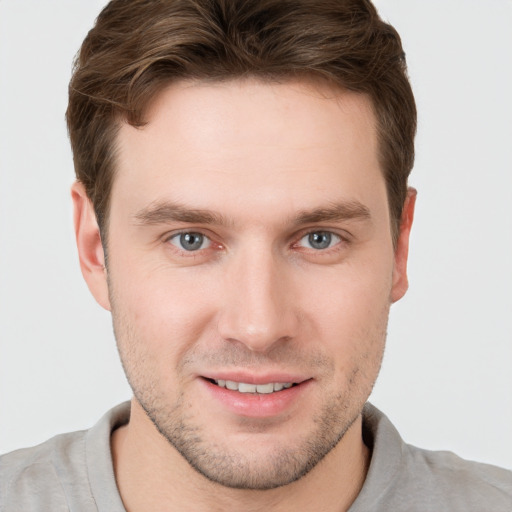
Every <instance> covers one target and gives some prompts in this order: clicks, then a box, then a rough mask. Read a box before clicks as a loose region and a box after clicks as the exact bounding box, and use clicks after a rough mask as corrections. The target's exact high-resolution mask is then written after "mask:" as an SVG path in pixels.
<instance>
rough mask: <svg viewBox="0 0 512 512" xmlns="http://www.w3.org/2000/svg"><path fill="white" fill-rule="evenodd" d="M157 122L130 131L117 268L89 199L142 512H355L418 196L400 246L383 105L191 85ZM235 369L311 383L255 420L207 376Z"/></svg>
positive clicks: (83, 224)
mask: <svg viewBox="0 0 512 512" xmlns="http://www.w3.org/2000/svg"><path fill="white" fill-rule="evenodd" d="M147 120H148V123H147V125H146V126H145V127H144V128H140V129H137V128H134V127H131V126H129V125H128V124H126V123H123V124H122V126H121V129H120V132H119V136H118V162H117V174H116V178H115V181H114V186H113V190H112V202H111V211H110V217H109V237H108V256H109V259H108V261H109V264H108V269H105V266H104V261H105V259H104V252H103V247H102V245H101V242H100V237H99V231H98V227H97V223H96V219H95V216H94V212H93V209H92V206H91V204H90V202H89V200H88V198H87V196H86V194H85V192H84V189H83V187H82V185H81V184H79V183H77V184H75V185H74V186H73V191H72V196H73V201H74V205H75V227H76V235H77V243H78V249H79V255H80V262H81V268H82V272H83V275H84V277H85V279H86V281H87V283H88V285H89V288H90V290H91V292H92V293H93V295H94V297H95V298H96V300H97V301H98V302H99V304H100V305H102V306H103V307H104V308H106V309H108V310H110V311H111V312H112V316H113V322H114V329H115V334H116V339H117V343H118V347H119V352H120V355H121V360H122V362H123V366H124V368H125V371H126V373H127V376H128V379H129V382H130V384H131V386H132V389H133V391H134V398H133V400H132V413H131V418H130V422H129V424H128V425H127V426H125V427H123V428H121V429H118V430H117V431H116V432H115V433H114V435H113V438H112V449H113V456H114V468H115V472H116V479H117V483H118V487H119V489H120V493H121V496H122V498H123V501H124V503H125V506H126V508H127V510H128V511H130V512H137V511H142V510H148V509H154V510H162V511H166V510H184V511H187V510H194V511H202V510H205V511H206V510H208V511H212V510H219V511H220V510H247V511H250V510H255V511H256V510H266V511H267V510H304V511H307V510H325V511H330V510H332V511H334V510H336V511H339V510H346V509H348V507H349V506H350V504H351V503H352V502H353V501H354V499H355V497H356V496H357V494H358V492H359V491H360V489H361V487H362V485H363V482H364V478H365V475H366V471H367V468H368V464H369V458H370V454H369V451H368V449H367V448H366V446H365V445H364V443H363V440H362V435H361V427H362V422H361V410H362V407H363V405H364V403H365V402H366V400H367V398H368V396H369V394H370V392H371V390H372V387H373V385H374V382H375V379H376V378H377V374H378V371H379V368H380V364H381V360H382V354H383V350H384V344H385V337H386V326H387V319H388V314H389V308H390V305H391V303H393V302H394V301H396V300H398V299H400V298H401V297H402V296H403V295H404V293H405V291H406V289H407V275H406V263H407V252H408V240H409V231H410V227H411V223H412V218H413V210H414V199H415V193H414V191H413V190H410V191H409V195H408V199H407V201H406V204H405V206H404V214H403V218H402V222H401V227H400V234H399V238H398V242H397V244H396V247H394V246H393V243H392V238H391V224H390V218H389V210H388V201H387V194H386V187H385V183H384V179H383V177H382V172H381V169H380V165H379V161H378V158H377V154H378V151H377V149H378V148H377V137H376V128H375V126H376V123H375V118H374V115H373V112H372V109H371V106H370V103H369V101H368V99H367V98H366V97H365V96H363V95H358V94H355V93H349V92H346V91H340V90H333V89H331V88H329V87H328V86H327V85H324V84H319V83H313V82H305V81H303V82H286V83H281V84H269V83H262V82H259V81H256V80H245V81H233V82H227V83H222V84H212V83H209V84H203V83H194V82H179V83H176V84H173V85H172V86H170V87H168V88H167V89H166V90H164V91H163V92H162V93H160V94H159V96H158V97H157V98H156V99H155V100H154V102H153V103H152V105H151V106H150V108H149V110H148V113H147ZM198 213H200V214H201V215H198ZM184 232H186V233H199V234H200V235H201V236H203V238H202V245H200V247H199V249H197V250H193V251H186V250H185V249H183V246H182V245H180V241H181V240H182V239H181V238H180V233H184ZM312 233H316V234H317V236H320V238H322V237H324V238H323V240H324V241H325V237H326V236H327V237H330V242H329V243H328V244H327V247H325V248H324V247H323V246H322V247H321V248H319V246H317V245H312V244H311V240H312V239H311V237H310V235H311V234H312ZM326 233H327V235H326ZM199 240H201V239H199ZM225 374H228V375H230V376H234V377H237V378H233V380H239V381H241V382H248V381H249V379H262V380H263V381H265V378H267V379H269V380H267V381H271V382H276V381H277V382H279V381H282V380H284V379H285V378H289V379H290V380H291V379H293V381H294V382H300V383H301V384H300V386H297V388H294V393H296V395H293V396H294V397H295V398H293V399H290V400H289V403H287V405H286V406H285V407H277V409H275V410H271V412H270V413H269V414H262V413H261V411H260V410H259V409H258V410H256V412H254V407H253V405H251V403H249V405H248V409H247V413H246V412H245V410H244V409H243V407H242V408H240V407H241V406H240V407H238V406H237V407H238V408H236V407H235V409H233V408H230V407H228V406H226V404H225V403H223V402H222V400H219V399H218V395H217V394H216V393H217V391H216V390H217V388H216V387H215V386H214V385H212V384H211V383H209V382H208V381H207V380H205V378H216V377H215V376H217V378H218V376H219V375H225ZM277 376H279V379H278V377H277ZM281 379H282V380H281ZM212 390H213V391H212ZM235 393H236V392H235ZM244 400H245V398H244ZM242 402H243V400H242ZM244 404H245V402H243V403H242V406H243V405H244ZM239 405H240V404H239ZM245 405H247V404H245ZM251 407H252V409H251ZM251 411H252V412H251Z"/></svg>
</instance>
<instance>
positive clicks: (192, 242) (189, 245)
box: [169, 232, 210, 252]
mask: <svg viewBox="0 0 512 512" xmlns="http://www.w3.org/2000/svg"><path fill="white" fill-rule="evenodd" d="M169 242H171V244H172V245H174V246H176V247H178V249H182V250H184V251H189V252H190V251H199V250H200V249H206V248H207V247H209V246H210V240H209V238H208V237H206V236H205V235H203V234H202V233H194V232H186V233H178V234H176V235H174V236H172V237H171V238H170V239H169Z"/></svg>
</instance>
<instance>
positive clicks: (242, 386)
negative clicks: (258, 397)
mask: <svg viewBox="0 0 512 512" xmlns="http://www.w3.org/2000/svg"><path fill="white" fill-rule="evenodd" d="M214 382H215V383H216V384H217V385H218V386H219V387H221V388H227V389H230V390H231V391H238V392H239V393H261V394H265V395H268V394H270V393H274V392H275V391H282V390H283V389H289V388H291V387H292V386H293V383H291V382H269V383H268V384H247V383H245V382H235V381H232V380H222V379H219V380H214Z"/></svg>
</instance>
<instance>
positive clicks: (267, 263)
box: [218, 250, 299, 353]
mask: <svg viewBox="0 0 512 512" xmlns="http://www.w3.org/2000/svg"><path fill="white" fill-rule="evenodd" d="M248 252H249V251H248ZM286 267H287V265H286V263H285V262H282V261H280V259H279V257H276V256H274V255H273V254H272V253H271V252H270V251H264V250H261V251H254V250H253V251H251V254H248V253H244V254H239V255H238V256H236V257H233V259H232V261H231V262H230V264H229V268H228V269H226V271H227V272H226V274H225V281H224V285H225V286H226V288H224V290H225V300H224V301H223V306H222V310H221V311H220V315H219V321H218V329H219V334H220V336H221V337H222V339H224V340H226V341H231V342H238V343H241V344H243V345H245V346H246V347H247V348H248V349H249V350H251V351H252V352H261V353H264V352H268V351H270V350H271V349H272V348H273V347H274V346H275V345H276V344H279V343H282V342H285V341H288V340H290V339H293V338H295V336H296V335H297V332H298V327H299V326H298V323H299V315H298V314H297V309H298V308H297V304H296V303H295V304H294V293H293V283H292V281H293V280H292V276H291V275H290V271H289V269H288V268H286Z"/></svg>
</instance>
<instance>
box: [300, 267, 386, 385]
mask: <svg viewBox="0 0 512 512" xmlns="http://www.w3.org/2000/svg"><path fill="white" fill-rule="evenodd" d="M331 274H332V275H331V276H329V278H328V279H322V282H323V283H324V286H323V287H322V289H321V290H320V289H318V287H317V288H314V287H313V286H311V284H312V283H310V286H309V287H308V288H310V289H313V290H315V293H310V295H309V297H308V299H307V301H306V302H305V303H304V305H303V312H304V315H305V317H306V318H308V319H309V325H310V327H311V329H312V333H311V334H312V336H317V337H318V339H319V340H321V341H322V343H323V345H324V348H325V349H326V350H327V351H328V352H329V353H330V354H331V355H332V357H333V358H334V359H335V364H336V367H337V368H338V369H339V370H340V372H341V374H342V375H345V376H346V377H347V378H349V377H350V374H351V372H352V371H354V369H355V368H366V370H367V371H368V372H369V373H371V374H373V373H375V372H376V371H378V368H379V366H380V360H381V358H382V352H383V349H384V342H385V337H386V328H387V320H388V314H389V308H390V301H389V293H390V289H391V270H390V268H389V267H388V266H385V265H373V266H372V265H361V266H357V267H351V268H345V269H343V270H341V269H338V270H337V271H334V272H332V273H331ZM317 282H318V279H317Z"/></svg>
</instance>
